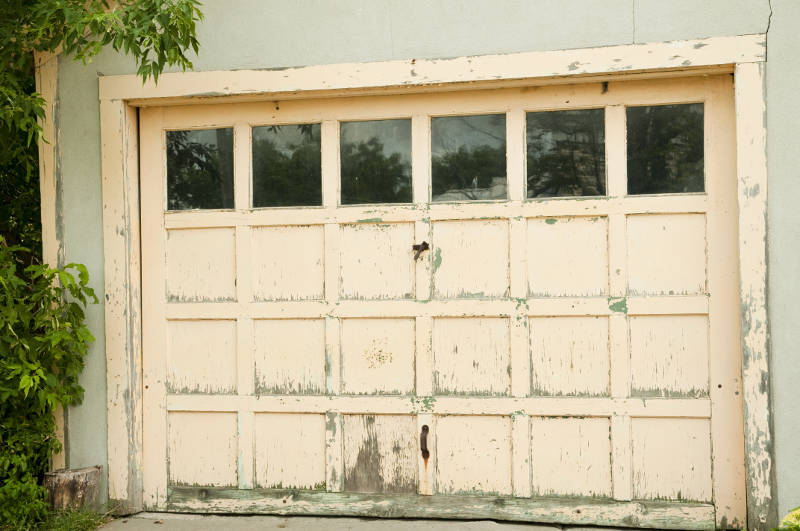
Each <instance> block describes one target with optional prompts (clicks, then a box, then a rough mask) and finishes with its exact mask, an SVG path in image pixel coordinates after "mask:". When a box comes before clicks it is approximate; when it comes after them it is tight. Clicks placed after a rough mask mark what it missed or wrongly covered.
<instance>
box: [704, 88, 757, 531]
mask: <svg viewBox="0 0 800 531" xmlns="http://www.w3.org/2000/svg"><path fill="white" fill-rule="evenodd" d="M733 81H734V80H733V78H732V77H731V76H724V77H719V78H717V79H716V80H715V83H714V85H713V86H712V87H711V92H710V94H709V98H708V99H707V100H706V102H705V114H706V116H705V122H706V123H705V135H704V137H705V143H706V147H705V166H706V190H707V191H708V193H709V196H711V197H714V199H715V202H716V204H717V207H716V208H710V209H709V211H708V213H707V214H706V232H707V238H706V245H707V256H708V261H707V275H706V277H707V282H708V293H709V299H708V310H709V311H708V346H709V349H708V354H709V358H708V361H709V364H708V377H709V382H708V395H709V397H710V399H711V417H712V418H713V419H714V420H713V421H712V422H711V446H712V449H713V458H714V460H713V474H712V477H713V484H712V488H713V493H714V502H715V506H716V518H717V528H718V529H741V528H743V527H745V526H746V519H747V507H746V501H745V498H746V494H745V464H744V463H745V455H744V445H743V444H742V441H743V440H744V420H743V414H742V411H743V410H742V380H741V374H742V373H741V363H739V362H738V361H739V360H741V346H740V340H739V338H740V335H739V333H738V332H739V330H738V324H739V314H738V312H739V307H740V305H739V300H740V299H739V291H738V289H737V284H738V278H739V277H738V272H739V264H738V259H737V258H738V243H739V240H738V235H737V232H736V231H734V230H731V228H732V227H734V226H736V224H737V223H736V217H735V216H736V214H735V213H736V203H737V200H738V198H737V190H736V187H734V186H731V183H732V182H734V180H735V179H736V158H735V157H733V156H732V154H733V152H734V151H735V150H736V117H735V112H734V83H733ZM720 463H731V466H721V465H720ZM734 463H735V465H733V464H734Z"/></svg>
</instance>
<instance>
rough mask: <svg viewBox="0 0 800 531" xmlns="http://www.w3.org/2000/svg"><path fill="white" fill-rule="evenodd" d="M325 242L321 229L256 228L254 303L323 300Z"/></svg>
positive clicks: (254, 231) (252, 251) (317, 226)
mask: <svg viewBox="0 0 800 531" xmlns="http://www.w3.org/2000/svg"><path fill="white" fill-rule="evenodd" d="M324 241H325V240H324V230H323V227H322V226H321V225H310V226H285V227H253V228H252V244H251V253H252V269H251V275H252V279H253V280H252V284H253V300H256V301H270V300H308V299H321V298H322V296H323V290H324V278H325V270H324V256H325V244H324Z"/></svg>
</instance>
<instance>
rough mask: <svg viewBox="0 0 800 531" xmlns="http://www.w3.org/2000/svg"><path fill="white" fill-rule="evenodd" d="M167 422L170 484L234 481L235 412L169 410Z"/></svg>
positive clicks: (235, 477)
mask: <svg viewBox="0 0 800 531" xmlns="http://www.w3.org/2000/svg"><path fill="white" fill-rule="evenodd" d="M168 421H169V481H170V484H172V485H207V486H213V487H226V486H233V485H237V484H238V482H237V464H236V463H237V453H238V440H239V438H238V429H237V426H236V413H209V412H195V411H192V412H188V411H173V412H170V414H169V416H168Z"/></svg>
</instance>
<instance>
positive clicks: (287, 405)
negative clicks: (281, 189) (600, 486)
mask: <svg viewBox="0 0 800 531" xmlns="http://www.w3.org/2000/svg"><path fill="white" fill-rule="evenodd" d="M166 409H167V410H168V411H170V412H173V411H239V410H241V411H254V412H257V413H331V414H333V413H341V414H365V415H367V414H374V415H415V414H418V413H432V414H437V415H463V414H464V412H465V411H469V412H470V415H515V414H516V415H531V416H538V417H542V416H545V417H553V416H556V417H560V416H580V417H585V416H588V417H610V416H611V415H628V416H632V417H686V418H710V417H711V402H710V401H709V399H707V398H651V399H646V398H607V397H600V398H576V397H527V398H517V397H491V398H483V397H481V398H469V397H459V396H442V395H436V396H420V395H414V396H410V395H395V396H375V395H343V396H328V395H250V396H239V395H201V394H185V395H174V394H168V395H166Z"/></svg>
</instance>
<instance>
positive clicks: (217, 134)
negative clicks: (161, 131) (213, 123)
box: [167, 127, 233, 210]
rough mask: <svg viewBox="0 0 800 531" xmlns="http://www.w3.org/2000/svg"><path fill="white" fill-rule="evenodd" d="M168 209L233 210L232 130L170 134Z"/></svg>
mask: <svg viewBox="0 0 800 531" xmlns="http://www.w3.org/2000/svg"><path fill="white" fill-rule="evenodd" d="M167 208H168V209H169V210H190V209H195V208H233V128H230V127H228V128H225V129H197V130H192V131H167Z"/></svg>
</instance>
